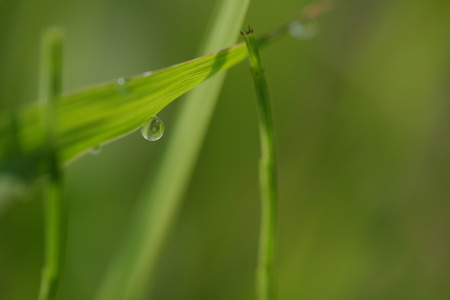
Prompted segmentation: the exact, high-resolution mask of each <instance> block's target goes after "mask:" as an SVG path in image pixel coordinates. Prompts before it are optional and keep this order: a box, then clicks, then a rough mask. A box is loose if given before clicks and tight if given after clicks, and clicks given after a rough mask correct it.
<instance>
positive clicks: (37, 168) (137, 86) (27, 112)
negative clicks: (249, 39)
mask: <svg viewBox="0 0 450 300" xmlns="http://www.w3.org/2000/svg"><path fill="white" fill-rule="evenodd" d="M245 57H246V49H245V46H243V44H238V45H236V46H234V47H231V48H228V49H225V50H222V51H219V52H216V53H213V54H210V55H206V56H203V57H199V58H196V59H193V60H190V61H186V62H183V63H180V64H177V65H174V66H171V67H168V68H165V69H161V70H158V71H155V72H153V73H151V75H148V74H147V73H144V74H143V75H138V76H134V77H131V78H129V79H124V78H119V79H118V80H117V81H114V82H107V83H104V84H100V85H97V86H94V87H91V88H88V89H85V90H81V91H78V92H74V93H72V94H69V95H66V96H63V97H61V98H60V99H57V102H56V104H55V108H54V109H55V116H56V120H55V121H56V124H58V126H55V128H54V129H53V130H54V135H55V140H56V141H57V144H56V145H55V148H56V149H57V151H58V156H59V158H60V161H61V162H62V163H67V162H69V161H70V160H72V159H74V158H75V157H76V156H78V155H80V154H82V153H84V152H86V151H87V150H89V149H91V148H93V147H95V146H96V145H100V144H104V143H107V142H109V141H111V140H113V139H116V138H119V137H121V136H123V135H125V134H128V133H130V132H132V131H134V130H135V129H137V128H139V127H140V126H141V125H142V124H143V123H144V122H145V121H146V120H147V119H148V118H149V117H150V116H153V115H155V114H157V113H158V112H159V111H160V110H161V109H163V108H164V107H165V106H167V105H168V104H169V103H171V102H172V101H173V100H175V99H176V98H178V97H180V96H181V95H183V94H184V93H186V92H187V91H189V90H190V89H192V88H194V87H195V86H197V85H198V84H200V83H201V82H203V81H205V80H206V79H208V78H210V77H211V76H213V75H214V74H216V73H218V72H221V71H223V70H226V69H228V68H230V67H232V66H234V65H236V64H237V63H239V62H240V61H242V60H243V59H244V58H245ZM42 110H43V105H42V104H41V103H34V104H31V105H29V106H28V107H26V108H24V109H22V110H19V111H18V110H16V111H9V112H3V113H1V114H0V137H1V139H0V171H5V170H7V171H12V172H14V173H16V174H18V175H20V176H21V177H26V178H33V177H36V176H38V175H41V174H43V173H45V172H47V171H48V167H47V164H46V163H45V161H44V159H43V158H44V157H45V155H44V154H45V150H46V149H45V148H46V147H45V128H44V127H45V124H43V121H42V118H41V117H40V116H41V112H42Z"/></svg>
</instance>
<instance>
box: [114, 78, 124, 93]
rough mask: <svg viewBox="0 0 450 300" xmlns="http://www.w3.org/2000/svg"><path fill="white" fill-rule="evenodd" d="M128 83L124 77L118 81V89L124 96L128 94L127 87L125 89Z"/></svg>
mask: <svg viewBox="0 0 450 300" xmlns="http://www.w3.org/2000/svg"><path fill="white" fill-rule="evenodd" d="M126 83H127V80H126V79H125V78H124V77H120V78H118V79H117V81H116V85H117V89H118V90H119V91H120V92H121V93H122V94H126V93H127V90H126V87H125V85H126Z"/></svg>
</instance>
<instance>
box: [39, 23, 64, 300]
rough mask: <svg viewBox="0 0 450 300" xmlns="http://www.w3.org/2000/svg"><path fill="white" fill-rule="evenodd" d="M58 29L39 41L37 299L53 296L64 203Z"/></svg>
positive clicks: (60, 255) (60, 251)
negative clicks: (43, 173) (40, 245)
mask: <svg viewBox="0 0 450 300" xmlns="http://www.w3.org/2000/svg"><path fill="white" fill-rule="evenodd" d="M62 40H63V36H62V32H61V31H60V30H59V29H57V28H52V29H49V30H48V31H47V32H46V33H45V35H44V38H43V41H42V50H41V51H42V58H41V73H40V80H41V82H40V86H39V101H41V104H42V106H43V108H44V109H43V110H42V111H43V114H42V124H43V126H42V130H43V135H44V136H45V137H46V144H45V145H46V146H45V149H44V155H45V162H44V163H47V164H49V170H50V172H49V175H48V179H47V182H46V183H45V187H44V201H45V203H44V205H45V208H44V210H45V214H46V215H45V225H44V226H45V228H44V231H45V266H44V269H43V272H42V278H41V287H40V291H39V300H51V299H55V297H56V292H57V288H58V282H59V278H60V274H61V266H62V260H63V248H64V247H63V245H64V240H65V238H64V235H65V234H64V227H65V226H63V225H64V203H63V187H62V171H61V168H60V164H59V160H58V153H57V151H56V150H55V149H57V140H56V133H55V131H56V128H57V122H56V121H57V117H56V101H57V100H58V98H59V97H60V95H61V86H62V84H61V73H62V72H61V69H62Z"/></svg>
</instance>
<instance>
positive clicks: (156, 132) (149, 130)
mask: <svg viewBox="0 0 450 300" xmlns="http://www.w3.org/2000/svg"><path fill="white" fill-rule="evenodd" d="M141 133H142V136H143V137H144V138H145V139H146V140H148V141H152V142H153V141H157V140H159V139H160V138H161V137H162V136H163V133H164V123H163V121H161V119H160V118H158V117H157V116H154V117H151V118H150V119H148V121H147V122H145V124H144V125H143V126H142V128H141Z"/></svg>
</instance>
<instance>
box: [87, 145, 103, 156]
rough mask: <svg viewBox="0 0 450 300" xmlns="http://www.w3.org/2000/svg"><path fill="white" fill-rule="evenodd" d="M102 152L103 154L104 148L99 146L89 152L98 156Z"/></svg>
mask: <svg viewBox="0 0 450 300" xmlns="http://www.w3.org/2000/svg"><path fill="white" fill-rule="evenodd" d="M100 152H102V146H100V145H97V146H95V147H93V148H91V150H89V153H90V154H92V155H97V154H99V153H100Z"/></svg>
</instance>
